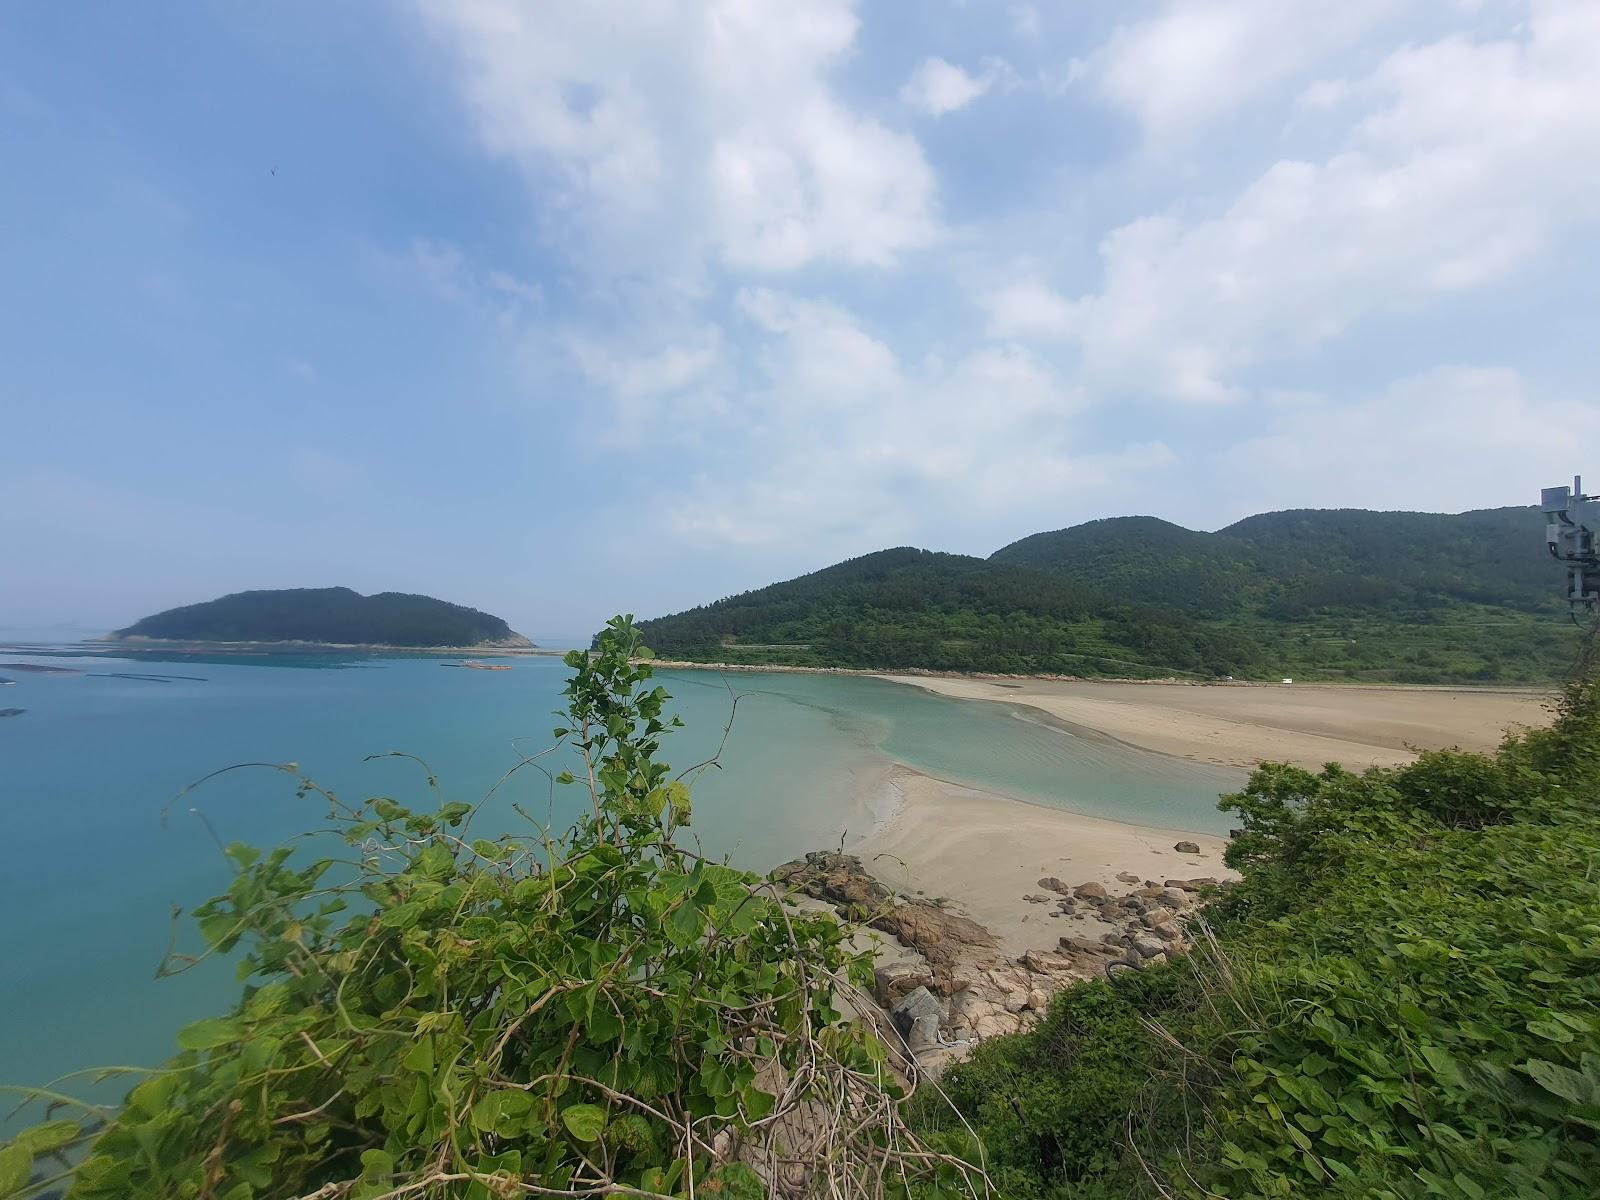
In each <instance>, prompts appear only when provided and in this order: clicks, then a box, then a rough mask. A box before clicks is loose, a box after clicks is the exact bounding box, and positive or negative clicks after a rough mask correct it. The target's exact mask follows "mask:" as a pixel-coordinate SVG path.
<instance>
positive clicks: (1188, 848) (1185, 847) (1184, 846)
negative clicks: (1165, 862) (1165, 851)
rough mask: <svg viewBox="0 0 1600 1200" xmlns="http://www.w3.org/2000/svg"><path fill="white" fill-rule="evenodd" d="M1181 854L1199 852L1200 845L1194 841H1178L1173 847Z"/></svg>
mask: <svg viewBox="0 0 1600 1200" xmlns="http://www.w3.org/2000/svg"><path fill="white" fill-rule="evenodd" d="M1172 848H1173V849H1174V850H1176V851H1177V852H1178V853H1179V854H1199V853H1200V847H1199V846H1198V845H1196V844H1195V843H1194V842H1178V843H1176V844H1175V845H1174V846H1173V847H1172Z"/></svg>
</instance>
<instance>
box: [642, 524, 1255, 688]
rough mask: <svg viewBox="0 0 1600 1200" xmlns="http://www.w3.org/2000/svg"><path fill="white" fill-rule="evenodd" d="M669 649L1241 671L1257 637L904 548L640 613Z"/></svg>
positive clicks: (1090, 671) (746, 656) (1021, 570)
mask: <svg viewBox="0 0 1600 1200" xmlns="http://www.w3.org/2000/svg"><path fill="white" fill-rule="evenodd" d="M640 628H641V629H642V631H643V632H644V636H645V639H646V641H648V642H649V644H650V645H651V646H652V647H654V648H655V650H656V651H657V653H659V654H661V655H663V656H664V657H667V658H684V659H690V660H694V661H702V662H736V663H751V664H762V663H775V664H779V663H781V664H791V665H801V666H847V667H926V668H930V669H937V670H951V671H1008V672H1019V673H1020V672H1043V673H1053V672H1059V673H1067V674H1078V675H1152V674H1166V673H1170V672H1172V671H1178V672H1190V673H1195V674H1200V675H1217V674H1239V673H1242V672H1245V671H1247V670H1249V669H1252V668H1254V667H1257V666H1259V665H1260V664H1259V663H1258V662H1257V656H1256V653H1255V651H1254V649H1253V647H1252V646H1251V645H1250V643H1249V642H1248V641H1247V640H1245V639H1241V638H1239V637H1237V636H1236V635H1234V634H1232V633H1230V632H1228V631H1226V630H1215V629H1210V628H1207V627H1206V626H1205V625H1203V624H1201V623H1200V622H1197V621H1194V620H1192V619H1190V618H1189V617H1186V616H1184V615H1183V614H1181V613H1177V612H1173V611H1171V610H1163V609H1159V608H1155V607H1152V606H1147V605H1137V604H1128V603H1125V602H1123V601H1121V600H1119V599H1117V598H1115V597H1112V596H1110V595H1107V594H1106V593H1104V592H1101V591H1099V590H1097V589H1094V588H1088V587H1083V586H1081V585H1078V584H1074V583H1069V582H1065V581H1063V580H1060V579H1056V578H1053V577H1052V576H1050V575H1047V574H1045V573H1044V572H1042V571H1035V570H1032V569H1029V568H1026V567H1012V566H1007V565H1005V564H999V563H992V562H988V561H986V560H984V559H981V558H969V557H967V556H966V555H961V554H938V553H934V552H932V551H929V550H915V549H911V548H909V547H901V548H899V549H895V550H882V551H879V552H878V553H876V554H868V555H864V556H863V557H861V558H853V559H850V560H848V561H847V562H842V563H839V564H837V565H835V566H832V567H827V568H825V569H824V570H821V571H816V572H814V573H812V574H810V575H803V576H801V577H800V578H799V579H792V580H789V581H788V582H787V583H777V584H773V585H772V586H770V587H765V588H761V589H760V590H758V591H753V592H745V593H744V594H742V595H738V596H733V597H730V598H728V599H726V600H719V601H717V602H716V603H715V604H708V605H705V606H703V607H700V608H693V609H690V610H689V611H688V612H683V613H678V614H676V615H674V616H670V617H662V618H658V619H656V620H653V621H645V622H642V623H641V625H640Z"/></svg>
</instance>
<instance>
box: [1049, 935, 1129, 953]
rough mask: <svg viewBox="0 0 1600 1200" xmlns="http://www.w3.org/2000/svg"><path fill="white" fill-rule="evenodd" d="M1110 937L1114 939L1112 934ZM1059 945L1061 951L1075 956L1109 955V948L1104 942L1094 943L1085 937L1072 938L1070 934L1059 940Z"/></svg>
mask: <svg viewBox="0 0 1600 1200" xmlns="http://www.w3.org/2000/svg"><path fill="white" fill-rule="evenodd" d="M1111 936H1112V937H1115V936H1116V935H1115V934H1112V935H1111ZM1060 945H1061V948H1062V949H1063V950H1070V951H1072V952H1073V953H1075V954H1109V953H1110V952H1111V946H1110V945H1107V944H1106V943H1105V942H1095V941H1091V940H1089V939H1088V938H1085V937H1074V936H1072V935H1070V934H1069V935H1067V936H1066V937H1063V938H1062V939H1061V942H1060Z"/></svg>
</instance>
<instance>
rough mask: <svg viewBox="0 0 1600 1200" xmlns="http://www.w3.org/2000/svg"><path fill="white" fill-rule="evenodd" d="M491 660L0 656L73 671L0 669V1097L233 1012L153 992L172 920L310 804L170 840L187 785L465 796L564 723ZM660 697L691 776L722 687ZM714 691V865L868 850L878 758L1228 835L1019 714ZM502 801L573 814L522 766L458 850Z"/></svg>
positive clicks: (923, 701) (874, 692) (198, 982)
mask: <svg viewBox="0 0 1600 1200" xmlns="http://www.w3.org/2000/svg"><path fill="white" fill-rule="evenodd" d="M504 661H508V662H510V663H511V665H512V669H511V670H509V671H496V672H488V671H467V670H460V669H450V668H444V667H441V665H440V661H439V660H438V659H435V658H406V657H374V658H342V659H341V658H274V659H268V660H252V661H249V662H242V661H239V660H229V661H220V662H219V661H209V662H208V661H204V660H203V659H194V658H190V659H184V660H182V661H173V660H170V659H169V660H166V661H151V660H148V659H142V660H140V661H137V662H135V661H130V660H123V659H108V658H102V657H92V658H89V657H79V658H73V657H60V656H50V657H46V656H42V655H28V654H24V653H17V652H12V651H0V662H13V663H34V664H40V665H46V666H52V667H60V668H69V669H71V670H73V671H76V672H81V673H77V674H37V673H31V672H23V671H19V670H15V669H6V668H5V667H4V666H0V677H3V678H8V679H11V680H14V681H15V682H14V684H12V685H10V686H0V709H4V708H21V709H23V710H24V711H23V713H22V714H21V715H19V716H14V717H7V718H3V719H0V817H3V820H4V829H5V836H4V845H3V848H0V854H3V863H4V865H3V869H0V1030H3V1034H0V1082H5V1083H27V1084H40V1083H43V1082H45V1081H47V1080H49V1079H52V1078H54V1077H56V1076H58V1075H61V1074H63V1073H65V1072H67V1071H72V1070H77V1069H80V1068H84V1067H89V1066H93V1065H103V1064H113V1063H131V1064H152V1063H155V1062H158V1061H160V1060H161V1059H162V1058H163V1057H165V1056H166V1054H167V1053H168V1052H169V1051H170V1048H171V1045H172V1041H171V1039H172V1034H173V1032H174V1031H175V1030H176V1029H177V1028H179V1027H180V1026H182V1025H184V1024H186V1023H187V1022H189V1021H191V1020H194V1019H197V1018H198V1017H201V1016H204V1015H207V1014H210V1013H213V1012H216V1011H220V1010H222V1009H224V1008H226V1007H227V1005H228V1004H229V1003H230V1002H231V999H232V998H233V996H234V995H235V994H236V990H237V984H236V983H235V982H234V981H233V977H232V973H231V970H230V969H228V968H227V967H226V965H225V964H220V963H219V964H207V965H206V966H205V967H204V968H202V969H200V970H198V971H196V972H192V973H190V974H187V975H184V976H182V977H179V978H176V979H166V980H156V979H155V978H154V974H155V968H156V965H157V964H158V963H159V962H160V960H161V957H162V953H163V950H164V949H165V947H166V945H167V939H168V934H169V924H170V923H169V916H170V913H171V909H172V907H173V906H174V905H181V906H183V907H185V908H187V907H192V906H193V905H194V904H196V903H198V902H199V901H201V900H204V899H206V898H207V897H208V896H210V895H212V894H213V893H215V892H217V891H219V890H221V889H222V888H223V887H225V886H226V882H227V879H228V874H229V873H228V870H227V867H226V866H225V864H224V863H223V861H222V858H221V855H220V853H219V852H218V848H217V841H218V840H220V841H222V842H230V841H234V840H239V841H244V842H251V843H254V844H258V845H270V844H275V843H277V842H279V841H281V840H283V839H285V838H288V837H290V836H292V835H294V834H296V833H299V832H301V831H303V830H306V829H311V828H316V827H318V826H319V825H320V824H321V817H322V815H323V812H324V807H323V806H321V805H319V804H318V803H317V802H315V801H313V800H310V799H296V798H295V795H294V787H293V784H292V781H291V780H290V779H289V778H288V777H287V776H284V775H282V774H279V773H275V772H271V771H266V770H260V769H251V770H241V771H233V772H229V773H227V774H225V775H222V776H220V777H218V778H216V779H214V780H212V781H211V782H209V783H208V784H206V785H205V786H204V787H203V788H201V789H200V790H199V791H198V792H197V793H194V794H192V795H190V796H188V797H186V798H185V799H184V800H183V801H182V802H181V803H179V804H176V805H174V806H173V807H172V810H171V812H170V813H169V814H168V816H167V819H166V821H165V823H163V820H162V810H163V808H164V806H167V805H168V803H169V801H171V800H172V799H173V798H174V797H175V796H176V794H177V793H178V792H179V791H180V790H181V789H182V788H183V787H184V786H185V785H186V784H189V783H191V782H193V781H194V780H196V779H198V778H200V777H201V776H203V775H205V774H207V773H208V772H211V771H215V770H217V769H218V768H221V767H226V766H228V765H230V764H233V763H244V762H269V763H271V762H295V763H298V764H299V765H300V766H301V768H302V769H303V770H305V771H306V772H308V773H309V774H310V775H311V776H312V777H314V778H315V779H316V780H317V781H318V782H319V783H321V784H323V785H325V786H327V787H330V788H332V789H333V790H334V791H335V792H337V793H339V794H341V795H343V796H345V797H347V798H361V797H365V796H370V795H388V796H393V797H395V798H396V799H398V800H401V801H402V802H405V803H415V804H419V805H420V804H423V803H425V799H424V797H425V794H426V784H425V782H424V778H423V774H422V772H421V770H420V769H419V768H418V767H416V766H415V764H413V763H410V762H407V761H403V760H397V759H384V760H381V761H376V762H363V761H362V760H363V758H364V757H365V756H367V755H371V754H382V753H385V752H388V751H396V750H400V751H406V752H408V753H411V754H415V755H418V756H420V757H421V758H423V759H425V760H427V762H428V763H429V765H430V766H431V767H432V768H433V770H434V772H435V773H436V774H437V776H438V778H439V781H440V786H441V787H442V789H443V791H444V793H445V796H446V798H447V799H452V800H454V799H460V800H474V801H476V800H479V799H480V798H482V797H483V796H484V795H485V793H487V792H488V791H489V790H490V788H491V787H492V786H493V785H494V784H495V782H496V780H498V779H500V777H501V776H502V775H503V774H504V773H505V772H506V771H507V770H509V769H510V768H512V767H514V766H516V764H517V763H518V762H519V760H520V758H521V757H522V756H523V755H524V754H531V753H534V752H536V751H538V750H541V749H543V748H544V747H545V746H546V745H548V743H549V741H550V736H549V735H550V730H551V729H552V727H553V726H554V725H555V724H556V723H557V722H556V720H555V719H554V717H553V715H552V713H553V710H554V709H556V708H557V706H558V704H559V692H560V688H561V686H562V683H563V681H564V678H565V671H566V669H565V668H564V667H563V666H562V665H561V662H560V660H559V659H557V658H521V659H511V660H504ZM118 674H122V675H162V676H187V677H190V678H168V679H165V680H155V679H148V678H146V679H133V678H119V677H116V676H117V675H118ZM661 680H662V682H664V683H665V685H666V687H667V688H668V690H669V691H671V692H672V693H673V694H674V697H675V700H674V705H675V708H676V711H677V712H678V713H680V714H681V715H682V716H683V718H684V720H685V722H686V723H687V728H686V729H685V730H683V731H682V732H680V733H677V734H674V735H672V737H670V738H669V739H668V742H667V745H666V747H665V756H666V757H667V758H668V759H669V760H670V761H672V762H673V763H675V764H677V765H678V766H680V767H682V766H688V765H690V764H692V763H695V762H698V761H700V760H701V759H704V758H707V757H709V756H710V755H711V754H712V753H713V752H714V751H715V749H716V746H717V743H718V740H719V739H720V738H721V737H722V734H723V729H724V727H725V726H726V724H727V723H728V720H729V714H730V708H731V703H732V696H731V695H730V692H729V689H728V686H727V685H725V684H724V682H723V679H722V678H721V677H719V676H717V675H715V674H711V673H707V672H678V671H663V672H661ZM727 683H728V684H730V685H731V686H732V688H733V689H734V690H735V691H736V692H738V693H740V694H741V695H742V696H743V698H742V699H741V700H740V701H739V704H738V710H737V719H736V721H735V722H734V727H733V730H732V733H731V735H730V736H729V738H728V741H727V745H726V749H725V751H724V753H723V757H722V760H721V761H722V765H721V768H720V769H717V770H709V771H707V772H705V773H704V774H703V775H702V776H701V778H700V780H699V783H698V784H697V785H696V787H695V792H694V823H693V831H694V834H695V836H697V837H698V838H699V839H700V841H701V843H702V845H703V846H704V848H705V849H706V850H707V851H709V852H711V853H714V854H717V855H728V856H729V857H730V858H731V859H732V860H733V861H734V862H735V863H737V864H739V865H741V866H747V867H751V868H755V869H765V868H769V867H771V866H774V865H776V864H777V863H779V862H782V861H784V860H786V859H788V858H791V857H794V856H796V855H798V854H800V853H801V852H803V851H805V850H807V849H813V848H817V847H822V846H829V845H838V843H839V841H840V838H841V836H843V835H845V834H846V832H847V831H849V832H853V833H861V832H864V831H865V830H866V829H867V828H868V827H869V826H870V824H871V822H872V820H873V817H874V813H875V811H877V809H876V807H875V805H876V804H877V803H881V799H882V795H883V789H882V781H883V779H884V776H885V774H886V772H887V770H888V768H889V766H890V765H891V764H892V763H893V762H896V761H898V762H903V763H905V764H906V765H908V766H911V767H914V768H916V769H918V770H921V771H925V772H927V773H928V774H931V775H936V776H939V777H941V778H944V779H949V780H952V781H955V782H958V783H965V784H969V785H972V786H975V787H979V788H985V789H989V790H993V791H999V792H1002V793H1006V794H1009V795H1013V796H1017V797H1019V798H1022V799H1026V800H1029V801H1032V802H1034V803H1038V804H1045V805H1053V806H1058V807H1064V808H1070V809H1074V810H1077V811H1081V812H1086V813H1091V814H1094V815H1098V816H1106V817H1113V818H1119V819H1122V820H1129V821H1135V822H1141V823H1150V824H1160V825H1167V826H1172V827H1175V828H1180V829H1191V830H1200V831H1221V830H1223V829H1225V828H1226V824H1225V819H1224V818H1223V817H1222V816H1221V814H1219V813H1217V812H1216V810H1215V803H1216V797H1217V794H1218V792H1220V791H1223V790H1229V789H1231V788H1234V787H1236V786H1237V785H1238V784H1239V783H1240V782H1241V780H1242V776H1241V775H1240V774H1239V773H1238V772H1232V771H1226V770H1222V769H1218V768H1210V767H1204V766H1200V765H1197V764H1193V763H1189V762H1184V761H1182V760H1177V759H1171V758H1166V757H1163V756H1160V755H1154V754H1148V753H1145V752H1142V751H1138V750H1134V749H1131V748H1129V747H1126V746H1123V745H1121V744H1118V743H1115V742H1112V741H1110V740H1109V739H1104V738H1100V737H1097V736H1094V735H1087V734H1084V733H1083V732H1082V731H1079V732H1077V733H1074V732H1071V731H1069V730H1067V729H1065V728H1064V727H1062V726H1060V725H1058V724H1052V723H1050V722H1049V720H1048V719H1047V718H1044V717H1043V716H1042V715H1041V714H1039V713H1038V712H1036V711H1034V710H1030V709H1026V708H1020V707H1014V706H1008V705H1002V704H994V703H988V702H977V701H959V700H949V699H945V698H943V697H938V696H934V695H931V694H929V693H926V692H923V691H921V690H920V689H917V688H912V687H907V686H903V685H900V684H895V683H890V682H887V681H883V680H875V679H864V678H857V677H849V676H831V675H786V674H742V673H741V674H733V675H729V676H728V677H727ZM554 769H559V764H558V765H557V766H555V767H552V770H554ZM514 804H515V805H520V806H521V808H522V809H523V810H524V811H525V812H526V813H528V814H530V815H531V816H533V817H534V818H536V819H538V820H542V821H543V820H548V821H551V822H552V823H553V824H555V825H557V826H563V827H564V826H565V825H566V824H568V823H569V822H570V821H571V820H572V819H573V818H574V817H575V816H576V815H577V813H579V812H580V811H581V810H582V808H583V807H585V806H586V804H587V800H586V798H585V796H584V794H583V793H582V792H581V791H580V790H579V789H577V788H553V787H552V786H551V785H550V783H549V781H548V780H547V778H546V777H545V776H543V775H541V774H539V773H538V772H535V771H533V770H529V769H523V770H521V771H520V772H519V773H517V774H515V775H513V776H512V778H511V779H510V780H509V781H508V782H507V783H505V784H503V785H502V786H501V788H500V790H499V791H498V792H496V793H495V795H494V797H493V799H491V800H490V801H488V802H487V804H486V805H485V807H484V810H483V812H482V813H481V815H480V816H479V817H478V818H476V822H475V825H474V831H475V832H483V833H488V832H496V831H501V830H518V829H523V828H526V823H525V821H524V819H523V817H521V816H519V815H518V813H517V811H516V810H515V808H514V807H513V805H514ZM194 810H198V811H194ZM180 928H181V927H180ZM183 933H185V934H187V930H183ZM190 940H191V941H192V939H190Z"/></svg>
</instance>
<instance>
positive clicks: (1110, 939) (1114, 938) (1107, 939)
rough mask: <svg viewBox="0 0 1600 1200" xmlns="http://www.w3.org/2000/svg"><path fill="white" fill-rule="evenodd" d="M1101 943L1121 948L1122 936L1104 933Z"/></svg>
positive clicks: (1101, 936)
mask: <svg viewBox="0 0 1600 1200" xmlns="http://www.w3.org/2000/svg"><path fill="white" fill-rule="evenodd" d="M1100 941H1101V942H1102V943H1104V944H1105V945H1107V946H1120V945H1122V935H1121V934H1120V933H1102V934H1101V935H1100Z"/></svg>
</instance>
